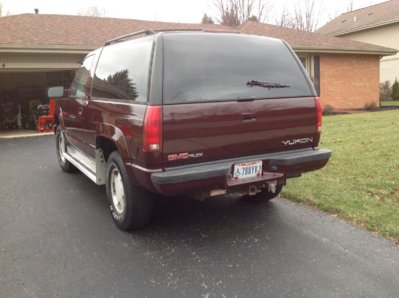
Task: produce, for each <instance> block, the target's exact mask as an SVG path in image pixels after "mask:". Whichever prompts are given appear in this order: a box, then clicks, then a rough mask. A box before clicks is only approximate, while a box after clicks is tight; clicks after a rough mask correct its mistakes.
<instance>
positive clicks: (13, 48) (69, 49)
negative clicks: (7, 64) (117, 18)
mask: <svg viewBox="0 0 399 298" xmlns="http://www.w3.org/2000/svg"><path fill="white" fill-rule="evenodd" d="M96 48H97V47H94V46H64V45H12V44H0V53H13V54H15V53H21V54H24V53H29V54H32V53H33V54H79V55H86V54H87V53H89V52H91V51H93V50H95V49H96Z"/></svg>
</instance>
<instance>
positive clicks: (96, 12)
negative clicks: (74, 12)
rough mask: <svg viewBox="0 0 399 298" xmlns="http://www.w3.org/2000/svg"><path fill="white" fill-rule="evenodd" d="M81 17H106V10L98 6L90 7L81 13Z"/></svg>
mask: <svg viewBox="0 0 399 298" xmlns="http://www.w3.org/2000/svg"><path fill="white" fill-rule="evenodd" d="M79 15H80V16H88V17H104V16H105V10H104V9H103V8H99V7H98V6H88V7H87V8H86V10H84V11H81V12H80V13H79Z"/></svg>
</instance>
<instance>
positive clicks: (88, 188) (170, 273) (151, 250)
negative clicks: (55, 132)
mask: <svg viewBox="0 0 399 298" xmlns="http://www.w3.org/2000/svg"><path fill="white" fill-rule="evenodd" d="M398 281H399V248H398V246H397V245H395V244H394V243H392V242H390V241H388V240H385V239H382V238H380V237H377V236H375V235H373V234H371V233H369V232H367V231H364V230H362V229H359V228H357V227H354V226H352V225H350V224H347V223H345V222H343V221H340V220H338V219H336V218H334V217H332V216H329V215H325V214H323V213H320V212H317V211H313V210H310V209H308V208H305V207H302V206H299V205H297V204H294V203H291V202H289V201H287V200H284V199H276V200H274V201H272V202H270V203H268V204H264V205H256V206H254V205H248V204H245V203H243V202H241V201H240V200H239V199H237V198H234V197H226V198H223V199H218V200H209V201H205V202H203V203H202V202H198V201H192V200H188V199H185V198H176V199H168V200H162V201H160V202H158V204H157V211H156V214H155V218H154V221H153V223H152V224H151V225H150V226H149V227H148V228H146V229H144V230H142V231H140V232H136V233H124V232H121V231H119V230H118V229H117V228H116V227H115V226H114V224H113V222H112V219H111V216H110V214H109V212H108V209H107V204H106V202H105V191H104V187H98V186H96V185H95V184H94V183H92V182H91V181H90V180H89V179H88V178H86V177H85V176H84V175H82V174H79V173H76V174H66V173H63V172H62V171H61V170H60V169H59V166H58V164H57V160H56V156H55V149H54V140H53V137H48V136H46V137H35V138H25V139H15V140H12V139H10V140H0V297H399V283H398Z"/></svg>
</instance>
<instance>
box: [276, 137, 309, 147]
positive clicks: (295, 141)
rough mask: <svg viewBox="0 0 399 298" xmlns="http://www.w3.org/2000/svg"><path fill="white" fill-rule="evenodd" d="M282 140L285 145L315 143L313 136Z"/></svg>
mask: <svg viewBox="0 0 399 298" xmlns="http://www.w3.org/2000/svg"><path fill="white" fill-rule="evenodd" d="M281 142H282V143H283V144H284V146H294V145H296V144H307V143H313V138H302V139H292V140H286V141H281Z"/></svg>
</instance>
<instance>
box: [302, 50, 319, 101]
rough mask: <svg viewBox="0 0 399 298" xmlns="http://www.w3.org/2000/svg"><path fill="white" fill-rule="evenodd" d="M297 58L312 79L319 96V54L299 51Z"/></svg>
mask: <svg viewBox="0 0 399 298" xmlns="http://www.w3.org/2000/svg"><path fill="white" fill-rule="evenodd" d="M298 58H299V60H300V61H301V63H302V65H303V67H304V68H305V70H306V72H307V73H308V75H309V77H310V79H311V80H312V83H313V86H314V88H315V90H316V93H317V95H319V96H320V56H314V55H310V54H302V53H299V54H298Z"/></svg>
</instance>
